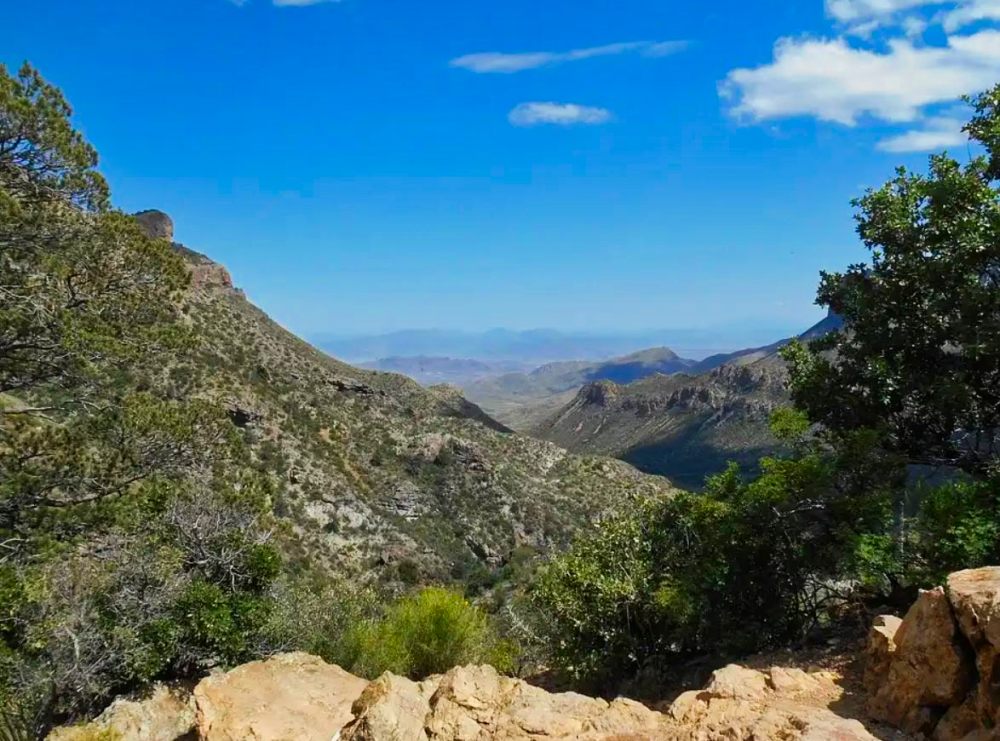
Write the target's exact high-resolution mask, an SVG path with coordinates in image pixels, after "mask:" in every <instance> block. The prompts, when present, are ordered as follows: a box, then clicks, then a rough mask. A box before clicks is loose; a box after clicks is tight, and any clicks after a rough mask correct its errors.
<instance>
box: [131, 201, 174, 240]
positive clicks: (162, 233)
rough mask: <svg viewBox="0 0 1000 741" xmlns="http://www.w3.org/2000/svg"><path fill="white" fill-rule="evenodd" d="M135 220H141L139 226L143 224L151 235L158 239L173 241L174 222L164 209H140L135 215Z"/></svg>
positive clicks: (144, 228)
mask: <svg viewBox="0 0 1000 741" xmlns="http://www.w3.org/2000/svg"><path fill="white" fill-rule="evenodd" d="M135 220H136V221H138V222H139V226H141V227H142V228H143V230H144V231H145V232H146V234H148V235H149V236H151V237H154V238H156V239H166V240H170V241H173V239H174V222H173V220H172V219H171V218H170V217H169V216H167V215H166V214H165V213H163V212H162V211H157V210H156V209H149V210H148V211H140V212H139V213H137V214H136V215H135Z"/></svg>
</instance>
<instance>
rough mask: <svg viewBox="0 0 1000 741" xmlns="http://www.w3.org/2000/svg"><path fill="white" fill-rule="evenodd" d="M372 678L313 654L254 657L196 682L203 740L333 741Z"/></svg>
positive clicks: (200, 731)
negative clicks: (232, 668)
mask: <svg viewBox="0 0 1000 741" xmlns="http://www.w3.org/2000/svg"><path fill="white" fill-rule="evenodd" d="M367 684H368V683H367V682H366V681H365V680H363V679H359V678H358V677H355V676H354V675H352V674H349V673H348V672H345V671H344V670H343V669H341V668H340V667H338V666H333V665H331V664H327V663H326V662H324V661H323V660H322V659H319V658H316V657H315V656H309V655H308V654H286V655H283V656H276V657H274V658H271V659H268V660H267V661H255V662H252V663H250V664H245V665H243V666H241V667H239V668H238V669H234V670H233V671H231V672H228V673H225V674H216V675H213V676H211V677H208V678H206V679H204V680H202V681H201V683H200V684H199V685H198V686H197V687H196V688H195V691H194V697H195V702H196V705H197V718H196V722H197V730H198V738H199V739H200V741H247V740H248V739H253V741H292V740H293V739H294V741H330V739H331V738H333V737H334V736H335V735H336V734H337V733H338V732H339V731H340V730H341V729H342V728H343V727H344V726H345V725H346V724H347V723H349V722H350V721H351V719H352V718H353V715H352V713H351V706H352V704H353V703H354V701H355V700H356V699H357V698H358V696H359V695H360V694H361V692H362V690H364V689H365V687H366V685H367Z"/></svg>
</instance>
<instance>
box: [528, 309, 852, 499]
mask: <svg viewBox="0 0 1000 741" xmlns="http://www.w3.org/2000/svg"><path fill="white" fill-rule="evenodd" d="M842 326H843V321H842V320H841V319H840V317H838V316H836V315H834V314H830V315H828V316H827V317H826V318H825V319H823V320H821V321H820V322H818V323H817V324H815V325H814V326H813V327H811V328H809V329H808V330H806V331H805V332H803V333H802V334H801V335H799V339H801V340H803V341H808V340H811V339H815V338H816V337H819V336H821V335H823V334H826V333H827V332H830V331H836V330H838V329H840V328H841V327H842ZM790 341H791V340H781V341H779V342H776V343H773V344H772V345H769V346H766V347H763V348H754V349H748V350H745V351H739V352H736V353H731V354H729V355H728V356H725V359H724V360H722V358H721V357H716V358H714V359H712V358H709V359H706V361H709V362H703V363H700V364H696V365H695V366H693V368H692V369H691V372H690V373H683V372H682V373H678V374H675V375H671V376H667V375H653V376H649V377H647V378H644V379H641V380H638V381H635V382H633V383H630V384H624V385H620V384H616V383H614V382H612V381H609V380H601V381H597V382H594V383H591V384H588V385H586V386H584V387H583V388H581V389H580V390H579V392H578V393H577V394H576V395H575V396H574V397H573V399H572V400H570V401H569V402H568V403H567V404H566V405H565V406H564V407H562V408H561V409H559V410H558V411H556V412H554V413H553V414H551V415H550V416H549V417H548V418H546V419H544V420H542V421H540V422H538V423H537V424H536V425H535V427H534V428H532V434H534V435H536V436H537V437H540V438H542V439H545V440H550V441H552V442H555V443H557V444H559V445H561V446H563V447H565V448H567V449H569V450H573V451H576V452H587V453H591V454H603V455H613V456H615V457H618V458H620V459H622V460H625V461H628V462H630V463H632V464H633V465H635V466H636V467H637V468H639V469H640V470H643V471H646V472H648V473H655V474H661V475H665V476H667V477H668V478H670V479H671V480H673V481H676V482H677V483H679V484H681V485H683V486H686V487H691V488H698V487H700V485H701V484H702V483H703V481H704V478H705V476H707V475H710V474H713V473H718V472H721V470H722V469H723V468H724V467H725V466H726V465H727V464H728V463H729V462H730V461H735V462H737V463H738V464H740V465H741V467H743V468H745V469H748V470H754V469H755V468H756V466H757V464H758V461H759V459H760V458H761V457H762V456H765V455H770V454H774V453H775V452H778V451H780V450H781V449H782V448H781V445H780V443H779V442H778V440H777V439H775V438H774V436H773V435H772V434H771V432H770V430H769V428H768V420H769V418H770V415H771V413H772V412H773V411H774V410H775V409H777V408H779V407H781V406H787V405H788V404H789V402H790V398H789V395H788V391H787V383H788V373H787V369H786V367H785V364H784V361H783V360H782V359H781V357H780V356H779V355H778V351H779V350H780V348H781V347H783V346H784V345H786V344H788V342H790ZM720 361H722V362H720ZM707 366H710V367H708V369H707V370H706V369H705V368H706V367H707Z"/></svg>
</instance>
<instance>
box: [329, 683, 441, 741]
mask: <svg viewBox="0 0 1000 741" xmlns="http://www.w3.org/2000/svg"><path fill="white" fill-rule="evenodd" d="M438 681H439V678H435V679H430V680H428V681H425V682H419V683H418V682H413V681H411V680H409V679H405V678H404V677H397V676H395V675H394V674H389V673H386V674H383V675H382V676H381V677H379V678H378V679H377V680H375V681H374V682H372V683H371V684H369V685H368V686H367V687H366V688H365V690H364V692H362V693H361V696H360V697H358V699H357V700H355V701H354V705H353V713H354V715H355V716H356V720H354V721H353V722H352V723H351V724H350V725H348V726H347V727H345V728H344V729H343V730H342V731H341V734H340V738H339V739H338V741H366V740H374V739H397V740H398V741H409V740H410V739H421V741H423V740H424V739H426V738H427V734H426V733H425V732H424V723H425V720H426V718H427V713H428V712H429V710H430V700H431V697H432V696H433V694H434V691H435V690H436V689H437V685H438Z"/></svg>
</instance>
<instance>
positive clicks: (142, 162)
mask: <svg viewBox="0 0 1000 741" xmlns="http://www.w3.org/2000/svg"><path fill="white" fill-rule="evenodd" d="M281 2H284V4H281ZM17 16H18V23H17V24H16V27H10V26H8V27H7V28H5V29H3V30H0V61H3V62H5V63H7V64H8V65H16V64H18V63H20V62H21V61H22V60H24V59H29V60H30V61H32V62H33V63H34V64H35V65H36V66H38V67H39V68H40V69H41V71H42V72H43V74H45V75H46V76H47V77H48V78H49V79H50V80H52V81H53V82H55V83H56V84H58V85H60V86H61V87H62V88H63V89H64V90H65V91H66V93H67V95H68V97H69V98H70V101H71V102H72V103H73V105H74V107H75V109H76V118H77V121H78V123H79V125H80V126H81V128H82V129H83V130H84V131H85V133H86V134H87V136H88V137H89V138H90V140H91V141H92V142H93V143H94V144H95V145H96V146H97V147H98V149H99V151H100V152H101V155H102V169H103V171H104V172H105V173H106V174H107V175H108V177H109V178H110V180H111V183H112V185H113V188H114V193H115V198H116V202H117V204H118V205H119V206H120V207H122V208H124V209H127V210H138V209H141V208H151V207H155V208H161V209H163V210H165V211H167V212H168V213H170V214H171V215H172V216H173V217H174V220H175V222H176V226H177V238H178V239H179V240H180V241H182V242H184V243H185V244H187V245H189V246H191V247H193V248H195V249H199V250H201V251H203V252H206V253H207V254H209V255H210V256H211V257H213V258H214V259H217V260H219V261H221V262H223V263H225V264H226V265H227V266H228V267H229V268H230V270H231V272H232V273H233V275H234V278H235V280H236V282H237V283H238V284H239V285H241V286H243V287H244V288H245V289H246V291H247V293H248V295H249V296H250V298H251V299H252V300H254V301H255V302H256V303H257V304H258V305H260V306H261V307H262V308H264V309H265V310H266V311H268V312H269V313H270V314H271V315H272V316H274V317H275V318H277V319H278V320H279V321H281V322H282V323H284V324H285V325H286V326H288V327H289V328H291V329H293V330H295V331H297V332H299V333H301V334H305V335H309V334H312V333H316V332H336V333H350V332H377V331H384V330H391V329H399V328H404V327H405V328H411V327H418V328H424V327H440V328H456V329H485V328H489V327H495V326H506V327H512V328H530V327H555V328H563V329H574V330H579V329H595V330H607V329H639V328H650V327H711V326H720V325H727V326H732V325H748V326H773V327H775V331H776V332H781V331H784V330H787V329H793V328H804V327H805V326H807V325H809V324H810V323H812V322H813V321H814V320H815V319H816V318H817V317H818V316H819V310H818V309H817V308H816V307H813V306H812V299H813V296H814V291H815V287H816V283H817V274H818V271H819V270H820V269H823V268H826V269H839V268H842V267H844V266H845V265H847V264H848V263H851V262H855V261H858V260H861V259H863V258H864V255H865V253H864V250H863V249H862V248H861V247H860V245H859V244H858V242H857V239H856V237H855V236H854V232H853V222H852V218H851V209H850V207H849V205H848V202H849V200H850V199H851V198H852V197H854V196H856V195H858V194H859V193H860V192H861V190H862V188H863V187H865V186H868V185H877V184H879V183H881V182H883V181H884V180H885V179H886V178H887V177H888V176H889V175H890V174H891V168H892V167H893V166H894V165H896V164H901V163H905V164H908V165H911V166H915V167H923V164H924V162H925V161H926V153H927V152H928V151H931V150H934V149H939V148H941V147H944V146H947V147H949V148H950V149H951V150H952V151H953V152H955V153H959V154H961V155H962V156H963V157H965V156H966V151H967V149H966V144H965V143H964V138H963V137H962V135H961V133H960V132H959V131H958V122H959V121H960V120H961V117H962V115H963V112H962V111H961V110H960V109H958V108H957V107H956V105H957V104H956V99H957V97H958V95H959V94H961V93H963V92H973V91H976V90H979V89H982V88H985V87H987V86H988V85H990V84H992V83H993V82H995V81H1000V30H998V29H1000V0H965V1H964V2H950V3H928V2H925V1H924V0H827V1H826V2H825V3H824V0H795V1H794V2H778V1H777V0H759V1H757V2H747V1H746V0H742V1H736V0H725V1H719V2H705V3H690V2H685V3H681V2H669V1H667V0H578V1H577V2H573V3H568V2H565V1H563V2H558V1H557V0H507V1H506V2H503V3H494V2H477V1H474V0H473V1H470V0H429V1H427V2H415V0H342V2H332V1H327V2H313V3H309V2H308V0H275V1H274V2H272V0H246V2H243V3H234V2H232V1H231V0H171V1H170V2H159V3H148V2H135V1H134V0H41V1H39V2H34V3H28V4H19V6H18V12H17ZM32 28H34V29H45V32H44V33H40V32H30V33H26V32H25V31H24V29H32Z"/></svg>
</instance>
